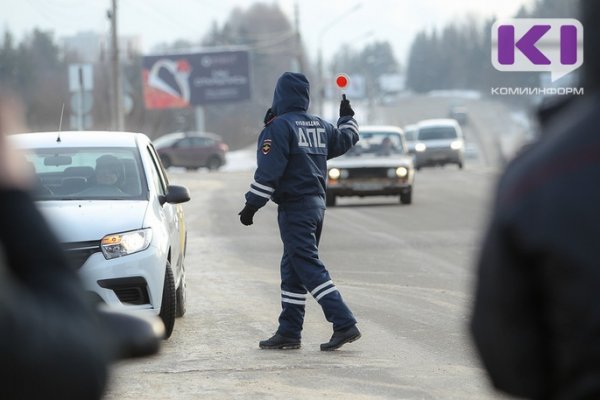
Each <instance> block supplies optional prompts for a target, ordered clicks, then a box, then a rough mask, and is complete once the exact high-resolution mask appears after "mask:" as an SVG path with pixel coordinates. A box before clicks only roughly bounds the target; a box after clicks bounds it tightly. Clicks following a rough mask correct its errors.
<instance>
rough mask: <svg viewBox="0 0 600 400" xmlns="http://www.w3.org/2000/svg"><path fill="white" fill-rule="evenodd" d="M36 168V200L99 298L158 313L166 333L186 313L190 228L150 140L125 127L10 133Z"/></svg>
mask: <svg viewBox="0 0 600 400" xmlns="http://www.w3.org/2000/svg"><path fill="white" fill-rule="evenodd" d="M11 140H12V141H13V142H14V143H15V145H16V146H17V147H19V148H22V149H24V150H26V157H27V159H28V161H29V163H30V165H31V168H32V169H33V170H34V172H35V177H36V179H37V185H38V187H37V190H36V193H35V196H36V200H37V204H38V206H39V208H40V210H41V211H42V213H43V214H44V216H45V217H46V218H47V220H48V222H49V223H50V225H51V227H52V228H53V230H54V231H55V233H56V234H57V236H58V238H59V240H60V241H61V242H62V244H63V245H64V248H65V251H66V254H67V257H68V259H69V260H70V262H71V263H72V265H73V267H74V268H77V269H78V271H79V274H80V276H81V278H82V281H83V284H84V285H85V287H86V289H87V290H88V291H89V292H90V294H91V296H92V297H93V298H94V299H95V300H97V301H98V302H103V303H106V304H108V305H110V306H113V307H117V308H125V309H128V310H135V311H136V312H141V313H149V314H155V315H156V314H158V315H159V316H160V318H161V319H162V321H163V322H164V324H165V330H166V335H167V337H169V336H170V335H171V332H172V331H173V326H174V323H175V317H177V316H182V315H183V314H184V313H185V299H186V297H185V266H184V261H185V252H186V240H187V231H186V225H185V219H184V215H183V210H182V207H181V205H180V203H183V202H186V201H188V200H189V199H190V195H189V192H188V190H187V188H185V187H183V186H175V185H170V184H169V180H168V177H167V175H166V173H165V171H164V169H163V168H162V166H161V164H160V161H159V158H158V154H157V153H156V151H155V149H154V146H153V145H152V143H151V142H150V140H149V139H148V137H147V136H146V135H144V134H141V133H128V132H46V133H27V134H19V135H13V136H11Z"/></svg>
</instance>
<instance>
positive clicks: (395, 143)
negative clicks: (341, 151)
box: [346, 131, 404, 157]
mask: <svg viewBox="0 0 600 400" xmlns="http://www.w3.org/2000/svg"><path fill="white" fill-rule="evenodd" d="M403 153H404V147H403V142H402V137H401V136H400V134H399V133H396V132H362V131H361V132H360V140H359V142H358V143H357V144H356V145H355V146H354V147H353V148H352V149H351V150H350V151H349V152H348V153H346V154H347V155H348V156H369V157H372V156H375V157H387V156H390V155H398V154H403Z"/></svg>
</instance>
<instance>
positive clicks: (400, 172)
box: [396, 167, 408, 178]
mask: <svg viewBox="0 0 600 400" xmlns="http://www.w3.org/2000/svg"><path fill="white" fill-rule="evenodd" d="M396 176H397V177H399V178H405V177H406V176H408V169H407V168H406V167H398V168H396Z"/></svg>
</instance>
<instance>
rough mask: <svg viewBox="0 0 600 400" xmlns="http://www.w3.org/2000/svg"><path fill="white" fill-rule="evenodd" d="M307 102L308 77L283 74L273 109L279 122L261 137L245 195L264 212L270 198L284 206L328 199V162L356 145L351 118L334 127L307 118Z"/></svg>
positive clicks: (312, 117) (356, 128)
mask: <svg viewBox="0 0 600 400" xmlns="http://www.w3.org/2000/svg"><path fill="white" fill-rule="evenodd" d="M308 104H309V84H308V81H307V80H306V78H305V77H304V75H302V74H296V73H285V74H283V75H282V76H281V78H279V81H278V82H277V86H276V88H275V94H274V96H273V105H272V107H271V109H272V111H273V113H274V114H275V115H276V118H275V119H274V120H272V121H271V122H270V123H268V124H267V126H266V127H265V128H264V129H263V131H262V132H261V134H260V137H259V139H258V149H257V164H258V168H257V170H256V173H255V174H254V182H252V184H251V185H250V191H248V192H247V193H246V203H247V204H249V205H251V206H254V207H256V208H260V207H262V206H264V205H265V204H266V203H267V201H268V200H269V199H271V200H273V201H274V202H275V203H278V204H284V203H292V202H295V201H299V200H302V199H304V198H306V197H308V196H319V197H322V198H324V197H325V188H326V182H327V160H328V159H330V158H333V157H337V156H340V155H342V154H344V153H345V152H346V151H348V150H349V149H350V148H351V147H352V146H353V145H354V144H355V143H356V142H358V124H357V123H356V121H355V120H354V118H352V117H342V118H340V119H339V120H338V123H337V128H336V127H335V126H333V125H332V124H330V123H329V122H327V121H323V120H322V119H321V118H319V117H317V116H313V115H309V114H307V113H306V110H307V109H308ZM323 204H324V203H323Z"/></svg>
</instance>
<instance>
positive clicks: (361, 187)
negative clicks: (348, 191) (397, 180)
mask: <svg viewBox="0 0 600 400" xmlns="http://www.w3.org/2000/svg"><path fill="white" fill-rule="evenodd" d="M381 187H382V185H381V184H380V183H370V182H365V183H355V184H353V185H352V189H354V190H356V191H362V192H368V191H372V190H380V189H381Z"/></svg>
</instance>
